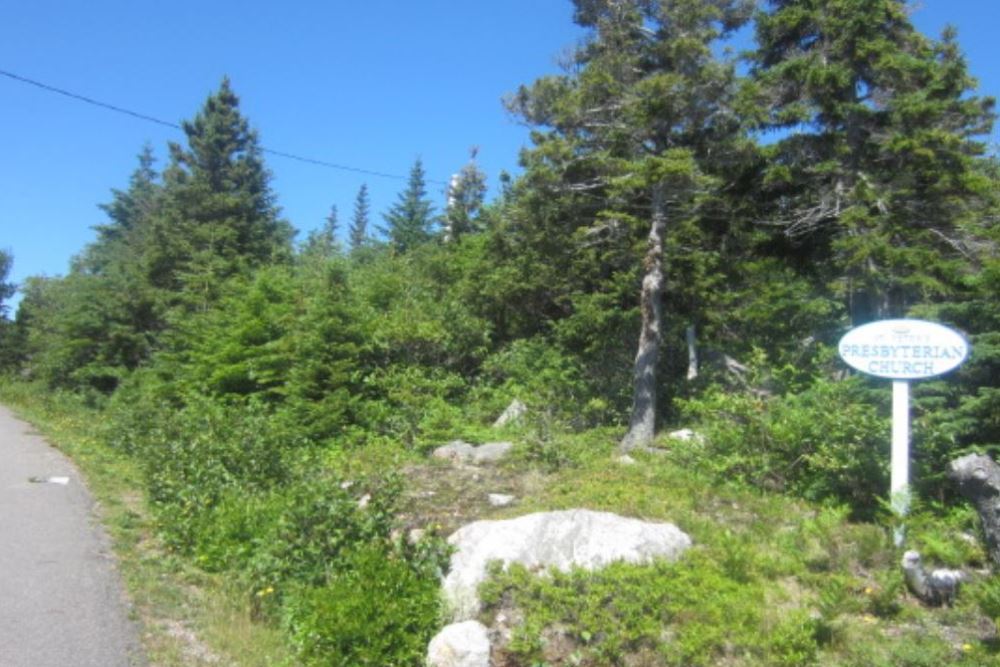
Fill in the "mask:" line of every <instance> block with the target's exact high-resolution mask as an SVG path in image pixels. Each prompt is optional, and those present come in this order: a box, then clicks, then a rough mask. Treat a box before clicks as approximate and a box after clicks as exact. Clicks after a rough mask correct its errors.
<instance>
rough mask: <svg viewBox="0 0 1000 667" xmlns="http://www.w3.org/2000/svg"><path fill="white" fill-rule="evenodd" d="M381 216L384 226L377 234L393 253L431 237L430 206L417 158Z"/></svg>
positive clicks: (408, 248)
mask: <svg viewBox="0 0 1000 667" xmlns="http://www.w3.org/2000/svg"><path fill="white" fill-rule="evenodd" d="M383 217H384V218H385V221H386V227H383V228H381V230H380V231H381V232H382V233H383V234H385V235H386V236H387V237H388V239H389V242H390V244H391V245H392V247H393V249H394V250H396V252H400V253H404V252H407V251H408V250H412V249H413V248H415V247H417V246H419V245H422V244H424V243H427V242H428V241H430V240H431V239H432V238H433V230H432V227H433V225H434V207H433V205H432V204H431V203H430V201H428V200H427V188H426V184H425V176H424V166H423V163H422V162H421V161H420V159H419V158H418V159H417V161H416V162H414V163H413V167H412V168H411V169H410V178H409V181H408V183H407V186H406V189H405V190H404V191H403V192H401V193H399V198H398V201H397V202H396V203H395V204H393V206H392V208H390V209H389V212H388V213H386V214H385V215H384V216H383Z"/></svg>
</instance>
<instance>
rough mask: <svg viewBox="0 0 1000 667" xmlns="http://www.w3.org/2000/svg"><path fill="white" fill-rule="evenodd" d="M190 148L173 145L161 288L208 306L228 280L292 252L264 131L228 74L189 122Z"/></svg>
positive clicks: (161, 236) (162, 224)
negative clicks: (262, 142) (252, 122)
mask: <svg viewBox="0 0 1000 667" xmlns="http://www.w3.org/2000/svg"><path fill="white" fill-rule="evenodd" d="M183 128H184V133H185V135H187V143H188V146H187V148H184V147H182V146H180V145H178V144H171V145H170V153H171V162H170V165H169V166H168V168H167V169H166V171H165V172H164V187H165V195H166V201H165V206H164V210H163V212H162V214H161V215H160V216H159V219H158V225H157V228H156V235H157V242H158V246H159V253H158V256H157V257H156V258H155V263H156V265H157V271H156V274H157V278H158V281H159V284H160V286H162V287H164V288H166V289H169V290H172V291H176V292H177V293H178V295H179V296H180V297H181V298H182V300H183V301H184V302H186V303H187V304H188V305H198V306H200V307H207V305H208V304H210V303H211V302H212V301H213V300H214V298H215V297H216V295H217V288H218V286H219V284H220V281H221V280H224V279H225V278H228V277H230V276H233V275H236V274H239V273H241V272H245V271H247V270H248V269H251V268H253V267H257V266H261V265H265V264H268V263H273V262H279V261H285V260H287V258H288V257H289V256H290V242H291V227H290V225H289V224H288V223H287V222H285V221H284V220H282V219H281V218H280V217H279V213H278V208H277V206H276V205H275V202H274V199H275V198H274V195H273V194H272V192H271V188H270V174H269V173H268V171H267V169H266V168H265V167H264V163H263V160H262V159H261V156H260V154H261V150H260V146H259V144H258V139H257V133H256V132H255V131H253V130H251V129H250V126H249V123H248V122H247V120H246V119H245V118H244V117H243V116H242V115H241V114H240V112H239V98H238V97H237V96H236V94H235V93H234V92H233V91H232V89H231V87H230V84H229V79H228V78H225V79H223V81H222V84H221V86H220V87H219V90H218V91H217V92H216V93H214V94H212V95H210V96H209V98H208V99H207V100H206V101H205V104H204V106H203V107H202V109H201V111H199V112H198V114H197V115H196V116H195V117H194V119H193V120H191V121H186V122H184V123H183Z"/></svg>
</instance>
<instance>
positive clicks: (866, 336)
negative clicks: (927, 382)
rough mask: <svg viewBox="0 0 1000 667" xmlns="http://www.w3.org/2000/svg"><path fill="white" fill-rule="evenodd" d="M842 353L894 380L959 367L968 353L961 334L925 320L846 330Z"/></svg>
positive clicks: (857, 366)
mask: <svg viewBox="0 0 1000 667" xmlns="http://www.w3.org/2000/svg"><path fill="white" fill-rule="evenodd" d="M838 348H839V351H840V357H841V359H843V360H844V361H845V362H847V364H848V365H849V366H851V367H853V368H855V369H857V370H859V371H861V372H862V373H867V374H868V375H875V376H878V377H883V378H888V379H891V380H919V379H921V378H928V377H933V376H935V375H941V374H942V373H947V372H948V371H950V370H953V369H955V368H957V367H958V366H959V365H960V364H961V363H962V362H963V361H965V357H966V356H968V354H969V346H968V344H967V343H966V342H965V339H964V338H962V336H961V335H960V334H959V333H958V332H956V331H953V330H951V329H949V328H948V327H944V326H941V325H940V324H936V323H934V322H925V321H923V320H882V321H881V322H872V323H871V324H865V325H864V326H860V327H858V328H857V329H852V330H851V331H849V332H847V335H846V336H844V337H843V338H841V339H840V344H839V345H838Z"/></svg>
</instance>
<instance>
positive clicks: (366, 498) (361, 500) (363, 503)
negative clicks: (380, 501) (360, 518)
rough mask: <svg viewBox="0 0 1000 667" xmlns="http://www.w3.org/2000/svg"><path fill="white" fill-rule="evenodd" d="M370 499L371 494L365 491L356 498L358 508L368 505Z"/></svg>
mask: <svg viewBox="0 0 1000 667" xmlns="http://www.w3.org/2000/svg"><path fill="white" fill-rule="evenodd" d="M371 501H372V494H370V493H366V494H365V495H363V496H361V497H360V498H358V509H362V510H363V509H365V508H366V507H368V503H370V502H371Z"/></svg>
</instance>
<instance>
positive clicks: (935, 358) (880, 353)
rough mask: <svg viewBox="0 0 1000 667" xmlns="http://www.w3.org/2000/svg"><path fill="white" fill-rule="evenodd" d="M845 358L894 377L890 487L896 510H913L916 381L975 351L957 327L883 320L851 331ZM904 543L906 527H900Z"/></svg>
mask: <svg viewBox="0 0 1000 667" xmlns="http://www.w3.org/2000/svg"><path fill="white" fill-rule="evenodd" d="M837 348H838V351H839V352H840V358H841V359H843V360H844V361H845V362H846V363H847V364H848V365H849V366H851V367H852V368H855V369H857V370H859V371H861V372H862V373H866V374H868V375H874V376H876V377H881V378H887V379H891V380H892V462H891V475H890V485H889V490H890V494H891V496H890V497H891V504H892V508H893V510H894V511H895V512H896V513H897V514H898V515H899V516H900V517H904V516H906V514H907V513H908V512H909V510H910V382H911V381H912V380H920V379H923V378H929V377H933V376H935V375H941V374H942V373H947V372H948V371H950V370H953V369H955V368H957V367H958V366H959V365H961V363H962V362H963V361H965V358H966V357H967V356H968V354H969V345H968V343H966V342H965V339H964V338H963V337H962V336H961V334H959V333H958V332H956V331H953V330H952V329H949V328H948V327H945V326H942V325H940V324H936V323H934V322H926V321H924V320H882V321H879V322H872V323H870V324H865V325H863V326H860V327H857V328H856V329H851V330H850V331H848V332H847V334H845V335H844V337H843V338H841V339H840V343H839V344H838V346H837ZM895 542H896V546H897V547H898V546H901V545H902V544H903V526H902V525H900V526H899V527H897V528H896V531H895Z"/></svg>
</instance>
